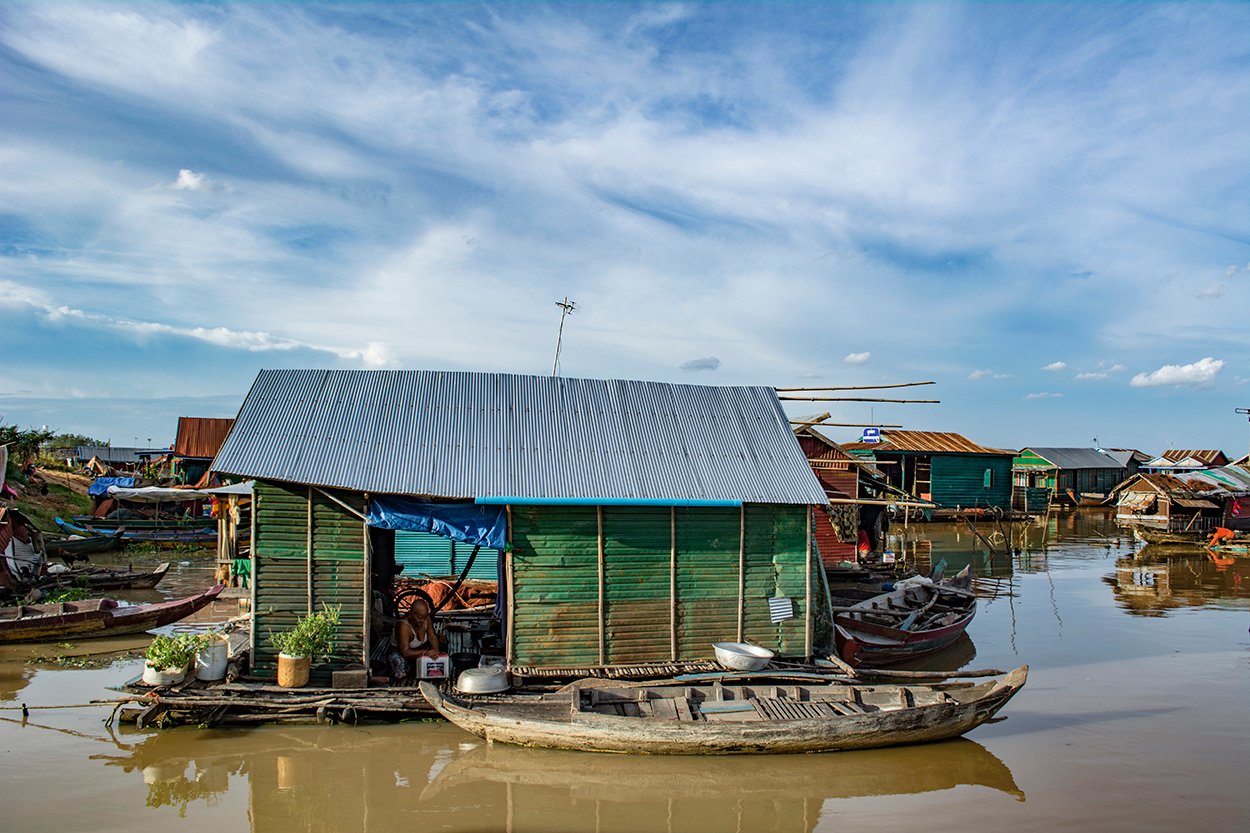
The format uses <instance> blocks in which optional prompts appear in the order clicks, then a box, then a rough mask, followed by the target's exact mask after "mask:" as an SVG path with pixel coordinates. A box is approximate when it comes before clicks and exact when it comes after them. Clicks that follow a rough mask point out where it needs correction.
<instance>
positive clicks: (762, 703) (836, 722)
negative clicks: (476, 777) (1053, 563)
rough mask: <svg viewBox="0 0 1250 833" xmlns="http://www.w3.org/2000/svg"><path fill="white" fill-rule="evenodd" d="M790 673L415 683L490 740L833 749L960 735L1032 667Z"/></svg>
mask: <svg viewBox="0 0 1250 833" xmlns="http://www.w3.org/2000/svg"><path fill="white" fill-rule="evenodd" d="M796 676H797V677H798V678H799V679H800V680H802V681H801V682H798V683H794V682H787V678H786V676H785V675H784V674H775V673H765V674H756V675H736V676H731V675H725V676H724V678H723V679H720V680H715V681H711V682H703V683H699V684H691V685H686V684H682V682H681V681H680V680H671V681H662V682H656V683H647V684H641V685H637V684H635V685H627V684H621V683H614V682H611V681H605V680H580V681H578V682H575V683H570V684H569V685H567V686H564V687H563V688H561V689H558V690H557V691H555V692H550V693H545V694H512V695H507V694H496V695H476V696H474V695H461V694H451V693H448V692H445V691H442V690H440V689H439V688H438V687H437V686H435V685H433V684H432V683H429V682H423V683H421V685H420V689H421V694H422V695H423V696H424V697H425V699H426V700H428V701H429V703H430V705H431V706H433V707H434V708H435V709H436V710H437V711H438V712H439V714H441V715H442V716H443V717H445V718H447V719H448V720H449V721H451V722H452V723H455V724H456V725H457V726H459V727H460V728H462V729H464V730H465V731H468V732H472V733H473V734H475V735H478V736H479V737H482V738H485V739H486V740H488V741H492V742H496V741H497V742H500V743H512V744H517V745H520V746H538V747H549V748H555V749H576V750H585V751H593V752H631V753H638V754H648V755H731V754H760V753H792V752H834V751H839V750H845V749H869V748H873V747H879V746H896V745H899V744H906V743H925V742H928V741H935V740H945V739H947V738H953V737H958V736H960V735H962V734H964V733H965V732H968V731H970V730H971V729H973V728H975V727H977V726H979V725H981V724H982V723H984V722H985V721H987V720H989V719H990V718H991V717H993V716H994V714H995V713H996V712H997V711H998V710H999V709H1001V708H1002V707H1003V706H1004V705H1005V704H1006V703H1007V701H1008V700H1010V699H1011V698H1012V697H1013V696H1014V695H1015V693H1016V692H1017V691H1019V690H1020V689H1021V687H1023V686H1024V683H1025V680H1026V679H1027V678H1028V666H1021V667H1020V668H1017V669H1015V670H1014V671H1012V672H1010V673H1009V674H1007V675H1006V676H1005V677H1003V678H1001V679H997V680H989V681H986V682H981V683H971V682H951V683H935V684H927V685H922V684H918V685H896V684H888V683H882V684H873V683H864V682H858V681H855V682H821V681H817V680H813V679H810V676H811V675H796Z"/></svg>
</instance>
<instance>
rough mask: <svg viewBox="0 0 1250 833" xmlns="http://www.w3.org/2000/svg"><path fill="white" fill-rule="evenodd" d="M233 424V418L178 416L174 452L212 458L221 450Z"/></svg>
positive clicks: (186, 455) (187, 455)
mask: <svg viewBox="0 0 1250 833" xmlns="http://www.w3.org/2000/svg"><path fill="white" fill-rule="evenodd" d="M232 425H234V420H233V419H218V418H216V417H178V438H177V439H175V440H174V453H175V454H177V455H178V456H179V457H206V458H208V459H210V460H211V459H212V458H213V457H216V456H217V452H218V451H220V450H221V444H222V443H223V442H225V441H226V435H227V434H229V433H230V426H232Z"/></svg>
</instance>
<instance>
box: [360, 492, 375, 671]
mask: <svg viewBox="0 0 1250 833" xmlns="http://www.w3.org/2000/svg"><path fill="white" fill-rule="evenodd" d="M364 499H365V514H366V515H367V514H368V513H369V493H368V492H365V495H364ZM361 528H362V531H363V533H364V553H365V575H364V586H365V598H364V603H365V608H364V616H363V620H364V634H363V635H362V637H361V639H362V642H363V645H362V646H361V650H362V652H363V658H362V662H364V664H365V682H366V685H367V684H368V679H369V672H370V671H371V670H372V669H371V668H370V665H369V648H370V645H369V637H370V636H371V635H372V633H373V627H372V620H373V616H372V614H373V541H372V539H371V538H370V537H369V522H368V521H362V522H361Z"/></svg>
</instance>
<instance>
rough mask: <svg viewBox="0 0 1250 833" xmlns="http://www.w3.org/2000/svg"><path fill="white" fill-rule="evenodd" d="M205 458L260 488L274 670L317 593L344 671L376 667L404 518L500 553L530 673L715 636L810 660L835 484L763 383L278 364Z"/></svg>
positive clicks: (257, 499)
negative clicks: (823, 512)
mask: <svg viewBox="0 0 1250 833" xmlns="http://www.w3.org/2000/svg"><path fill="white" fill-rule="evenodd" d="M213 470H214V471H216V472H220V473H222V474H229V475H234V476H240V477H247V478H252V479H254V480H255V485H254V487H253V500H252V514H251V522H252V528H253V529H252V551H251V559H252V580H253V594H254V595H253V608H252V620H253V621H252V625H253V627H252V636H253V641H254V645H253V673H254V674H256V675H258V676H261V677H273V675H274V673H275V662H276V653H275V652H274V651H273V649H272V647H271V646H270V644H269V638H270V636H271V635H272V634H273V633H274V632H276V631H279V630H282V629H285V628H288V627H290V626H291V625H292V624H294V622H295V620H296V619H297V618H298V617H299V616H301V615H303V614H305V613H307V612H308V611H310V610H316V609H319V608H320V606H321V605H322V603H328V604H337V605H342V614H341V615H342V623H343V624H342V626H341V628H340V632H339V634H338V656H337V658H336V663H337V666H338V667H341V666H344V665H346V664H349V663H366V664H369V663H372V664H373V669H374V670H375V671H376V670H377V660H378V658H379V656H380V655H384V654H385V651H386V647H387V645H388V643H389V640H390V637H391V633H392V626H393V621H394V620H393V619H391V618H389V615H388V614H391V615H393V610H392V608H393V604H392V603H393V592H394V586H395V584H394V579H395V557H396V530H401V531H410V530H416V531H421V532H425V533H433V534H436V535H439V536H442V537H444V538H446V539H449V540H452V541H455V542H457V543H458V544H466V545H468V547H469V550H470V554H472V552H473V551H475V550H476V552H477V555H476V558H477V559H487V558H493V559H494V561H495V564H494V567H495V573H496V575H497V576H498V578H499V581H500V585H499V587H500V591H501V592H500V593H499V594H498V597H499V603H498V605H497V608H496V611H495V618H494V622H493V624H492V628H493V634H492V635H493V636H494V637H495V638H497V639H499V640H500V644H501V645H502V651H503V653H504V654H505V655H506V659H507V662H508V664H509V665H510V666H511V667H512V668H513V670H516V671H520V672H522V673H543V672H547V671H550V672H551V673H556V672H558V671H559V670H560V669H577V670H584V669H588V668H597V667H606V666H620V665H640V664H642V665H645V664H657V663H658V664H663V663H682V662H686V661H703V660H707V659H708V658H710V657H712V656H713V650H712V643H713V642H716V641H721V640H734V641H738V640H749V641H751V642H754V643H756V644H759V645H763V646H765V647H768V648H770V649H772V650H774V651H777V652H779V653H780V654H783V655H791V656H807V655H811V654H813V652H814V651H815V650H816V647H817V641H818V639H819V637H820V633H819V631H818V629H819V628H820V627H821V623H820V622H819V621H818V620H817V616H816V612H817V610H818V609H819V608H820V603H819V601H818V597H819V593H820V587H821V586H822V585H821V583H820V582H819V580H818V579H817V581H813V576H817V577H818V575H819V573H818V572H817V571H818V569H819V564H820V562H819V553H818V552H817V550H816V548H815V547H814V546H813V543H812V541H813V536H812V515H811V509H812V507H814V506H820V505H823V504H824V502H825V492H824V489H823V488H822V487H821V484H820V482H819V481H818V480H817V479H816V477H815V475H814V474H813V473H812V469H811V467H810V466H809V465H808V462H807V459H806V457H804V455H803V452H802V449H801V448H800V447H799V444H798V442H797V441H796V439H795V436H794V434H793V432H792V431H791V430H790V426H789V423H788V421H787V418H786V416H785V414H784V413H783V411H782V409H781V405H780V403H779V402H778V400H777V397H776V393H775V391H773V390H772V389H771V388H764V387H701V386H693V385H669V384H659V383H651V382H630V381H608V380H595V379H565V378H558V377H545V376H518V375H509V374H501V373H462V372H437V371H328V370H268V371H263V372H262V373H261V374H260V375H259V377H258V378H257V380H256V382H255V384H254V385H253V387H252V390H251V392H250V393H249V394H248V396H247V399H246V400H245V402H244V404H243V407H242V409H241V410H240V412H239V415H238V418H237V420H236V422H235V425H234V428H233V429H232V431H231V432H230V436H229V437H228V438H227V440H226V442H225V444H224V445H223V446H222V449H221V452H220V453H219V454H218V456H217V458H216V460H215V461H214V463H213ZM466 561H467V559H466ZM475 563H476V562H475ZM466 567H467V564H466ZM814 601H815V602H816V603H815V604H814ZM483 644H485V643H483ZM821 647H823V646H821ZM332 667H334V666H332ZM322 673H323V674H326V673H328V671H327V670H326V669H322Z"/></svg>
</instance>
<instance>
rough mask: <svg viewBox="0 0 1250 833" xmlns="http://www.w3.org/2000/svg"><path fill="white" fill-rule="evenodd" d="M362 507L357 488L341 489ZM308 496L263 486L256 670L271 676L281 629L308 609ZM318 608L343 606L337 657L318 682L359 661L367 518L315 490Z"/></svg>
mask: <svg viewBox="0 0 1250 833" xmlns="http://www.w3.org/2000/svg"><path fill="white" fill-rule="evenodd" d="M334 494H335V497H337V498H339V499H340V500H342V501H343V502H344V503H346V504H348V505H357V504H359V505H360V507H361V508H362V509H363V507H364V498H363V496H362V495H360V494H355V493H346V492H344V493H334ZM308 510H309V501H308V489H307V488H306V487H289V486H286V485H283V484H276V483H264V482H258V483H257V484H256V504H255V513H256V540H255V543H254V547H255V553H256V555H255V568H254V577H253V581H254V584H255V592H256V608H255V617H254V620H255V628H256V656H255V657H254V662H253V673H255V674H256V675H258V676H262V677H272V676H273V675H274V674H275V673H276V659H277V654H276V652H275V651H274V650H273V649H272V647H271V646H270V643H269V639H270V637H271V636H272V635H273V634H274V633H275V632H279V631H282V630H286V629H289V628H291V627H292V626H294V624H295V622H296V620H297V619H298V618H299V617H300V616H303V615H304V614H306V613H307V612H308V608H309V588H308V535H309V526H308V522H309V517H308V514H309V512H308ZM312 551H313V552H312V556H313V557H312V607H313V609H314V610H320V609H321V606H322V604H328V605H332V606H333V605H340V606H341V613H340V622H341V624H340V626H339V630H338V634H337V638H336V641H335V644H336V648H335V653H336V658H335V661H334V662H333V663H331V664H329V665H328V666H323V667H318V668H317V669H316V671H315V674H314V679H315V680H316V681H324V680H326V679H328V677H329V673H330V670H332V669H333V668H334V667H341V666H343V665H346V664H348V663H353V662H360V660H361V658H362V652H363V638H364V637H363V634H364V626H365V609H364V591H365V577H364V529H363V526H362V522H361V520H360V518H358V517H356V516H355V515H353V514H352V513H350V512H348V511H347V510H346V509H344V508H343V507H342V506H340V505H339V504H338V503H336V502H334V501H333V500H331V499H329V498H327V497H326V496H325V495H323V494H321V493H319V492H317V491H315V490H314V492H313V499H312Z"/></svg>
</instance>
